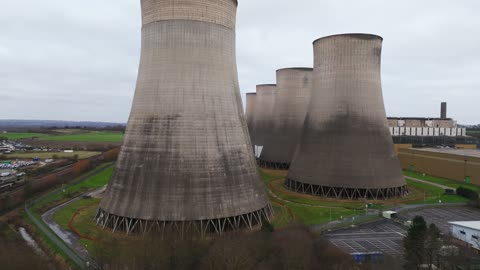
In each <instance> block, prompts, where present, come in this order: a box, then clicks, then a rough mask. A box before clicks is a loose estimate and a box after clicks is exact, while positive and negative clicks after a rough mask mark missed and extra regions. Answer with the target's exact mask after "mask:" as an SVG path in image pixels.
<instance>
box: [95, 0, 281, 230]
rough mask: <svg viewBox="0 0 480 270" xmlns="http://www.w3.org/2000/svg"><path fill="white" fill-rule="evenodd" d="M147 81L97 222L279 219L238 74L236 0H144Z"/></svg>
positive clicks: (126, 226)
mask: <svg viewBox="0 0 480 270" xmlns="http://www.w3.org/2000/svg"><path fill="white" fill-rule="evenodd" d="M141 7H142V19H143V27H142V48H141V59H140V68H139V74H138V79H137V87H136V90H135V96H134V100H133V105H132V110H131V113H130V118H129V121H128V125H127V129H126V132H125V139H124V144H123V147H122V151H121V153H120V156H119V158H118V161H117V163H116V166H115V170H114V174H113V176H112V179H111V180H110V183H109V185H108V187H107V190H106V193H105V196H104V198H103V200H102V202H101V204H100V208H99V211H98V213H97V215H96V220H97V224H98V225H100V226H102V227H104V228H105V227H108V228H110V229H112V230H113V231H115V230H122V231H125V232H126V233H133V232H148V231H157V230H160V231H163V229H164V228H165V227H171V228H173V229H178V230H181V231H182V232H184V231H186V230H188V231H197V232H202V233H208V232H217V233H221V232H223V231H229V230H239V229H251V228H253V227H255V226H256V225H260V224H261V223H262V220H268V219H269V217H270V216H271V213H272V212H271V211H272V209H271V206H270V205H269V203H268V199H267V196H266V193H265V191H264V187H263V183H262V182H261V180H260V177H259V175H258V172H257V168H256V161H255V158H254V156H253V153H252V150H251V149H252V146H251V144H250V140H249V138H248V131H247V125H246V121H245V117H244V115H243V108H242V105H241V98H240V91H239V85H238V78H237V67H236V59H235V58H236V56H235V16H236V8H237V2H236V1H235V0H202V1H200V0H184V1H170V0H168V1H167V0H142V1H141Z"/></svg>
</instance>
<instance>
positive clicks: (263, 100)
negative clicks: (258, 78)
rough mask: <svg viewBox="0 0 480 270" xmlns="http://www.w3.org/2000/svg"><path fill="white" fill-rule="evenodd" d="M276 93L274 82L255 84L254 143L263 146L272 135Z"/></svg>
mask: <svg viewBox="0 0 480 270" xmlns="http://www.w3.org/2000/svg"><path fill="white" fill-rule="evenodd" d="M276 93H277V85H276V84H261V85H257V98H256V105H255V106H256V110H255V116H254V119H253V130H254V133H255V145H260V146H263V145H264V144H265V142H266V141H267V140H269V139H270V138H271V137H272V136H273V135H274V134H273V126H274V123H273V108H274V106H275V95H276Z"/></svg>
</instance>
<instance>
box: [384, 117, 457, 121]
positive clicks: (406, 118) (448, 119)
mask: <svg viewBox="0 0 480 270" xmlns="http://www.w3.org/2000/svg"><path fill="white" fill-rule="evenodd" d="M387 119H388V120H423V121H428V120H445V121H451V120H453V119H452V118H438V117H387Z"/></svg>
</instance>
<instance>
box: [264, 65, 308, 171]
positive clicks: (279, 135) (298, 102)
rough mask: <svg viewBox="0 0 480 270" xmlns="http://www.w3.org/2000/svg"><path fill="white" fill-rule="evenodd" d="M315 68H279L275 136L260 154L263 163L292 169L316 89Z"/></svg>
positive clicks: (278, 167) (275, 108) (274, 119)
mask: <svg viewBox="0 0 480 270" xmlns="http://www.w3.org/2000/svg"><path fill="white" fill-rule="evenodd" d="M312 71H313V69H311V68H285V69H280V70H277V94H276V95H275V106H274V109H273V114H272V122H273V134H274V135H273V136H271V137H270V138H269V139H268V140H267V141H266V142H265V146H264V148H263V151H262V155H261V156H260V158H259V164H260V166H261V167H265V168H270V169H288V167H289V166H290V162H291V161H292V157H293V154H294V153H295V149H296V148H297V145H298V141H299V138H300V135H301V133H302V128H303V122H304V120H305V115H306V113H307V109H308V104H309V102H310V93H311V91H312Z"/></svg>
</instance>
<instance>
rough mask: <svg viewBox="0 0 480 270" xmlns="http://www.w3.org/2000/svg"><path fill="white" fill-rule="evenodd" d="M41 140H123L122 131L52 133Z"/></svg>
mask: <svg viewBox="0 0 480 270" xmlns="http://www.w3.org/2000/svg"><path fill="white" fill-rule="evenodd" d="M41 140H45V141H59V142H121V141H123V133H120V132H104V131H91V132H87V133H79V134H68V135H52V136H47V137H42V138H41Z"/></svg>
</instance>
